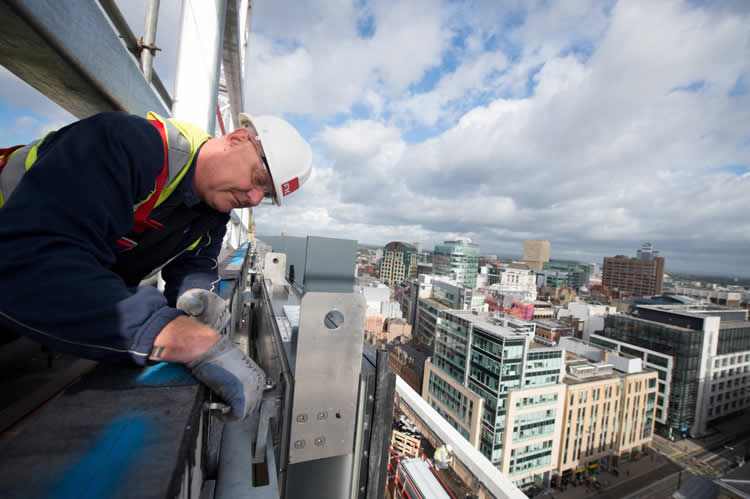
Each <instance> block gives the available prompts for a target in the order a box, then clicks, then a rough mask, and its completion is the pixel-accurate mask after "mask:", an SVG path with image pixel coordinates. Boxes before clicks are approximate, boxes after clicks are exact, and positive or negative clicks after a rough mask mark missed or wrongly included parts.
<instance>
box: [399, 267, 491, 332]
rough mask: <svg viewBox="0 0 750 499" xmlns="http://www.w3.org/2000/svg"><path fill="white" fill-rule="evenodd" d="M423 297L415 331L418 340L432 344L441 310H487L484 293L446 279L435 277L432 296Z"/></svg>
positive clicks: (419, 305)
mask: <svg viewBox="0 0 750 499" xmlns="http://www.w3.org/2000/svg"><path fill="white" fill-rule="evenodd" d="M421 296H422V297H421V298H419V299H418V300H417V303H418V305H417V317H416V327H415V328H414V329H415V332H416V335H417V338H419V339H422V340H423V341H425V342H426V343H430V344H431V343H432V341H433V339H434V337H435V326H436V325H437V318H438V316H439V312H440V311H441V310H473V311H485V310H487V305H486V304H485V302H484V294H483V293H479V292H477V291H475V290H473V289H471V288H470V287H469V286H467V285H465V284H462V283H460V282H458V281H454V280H452V279H448V278H445V277H438V276H433V277H432V280H431V287H430V294H429V295H427V294H426V293H424V294H422V295H421Z"/></svg>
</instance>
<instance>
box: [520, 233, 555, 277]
mask: <svg viewBox="0 0 750 499" xmlns="http://www.w3.org/2000/svg"><path fill="white" fill-rule="evenodd" d="M523 261H524V262H525V263H526V265H528V267H529V269H531V270H542V267H543V266H544V263H545V262H549V241H544V240H541V239H526V240H525V241H524V242H523Z"/></svg>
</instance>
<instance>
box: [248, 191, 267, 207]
mask: <svg viewBox="0 0 750 499" xmlns="http://www.w3.org/2000/svg"><path fill="white" fill-rule="evenodd" d="M264 196H265V194H264V192H263V189H252V190H251V191H248V193H247V197H248V199H249V200H250V203H251V204H252V205H253V206H258V205H259V204H260V202H261V201H263V197H264Z"/></svg>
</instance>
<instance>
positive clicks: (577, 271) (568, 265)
mask: <svg viewBox="0 0 750 499" xmlns="http://www.w3.org/2000/svg"><path fill="white" fill-rule="evenodd" d="M547 272H550V274H548V275H550V276H551V277H550V278H548V279H547V283H546V285H547V286H552V287H556V288H559V287H561V286H562V283H563V282H564V283H565V285H566V286H568V287H569V288H571V289H575V290H579V289H581V288H582V287H584V286H588V285H589V279H590V278H591V275H592V274H593V272H594V266H593V265H589V264H586V263H575V262H546V263H545V264H544V268H543V271H542V273H544V274H546V273H547Z"/></svg>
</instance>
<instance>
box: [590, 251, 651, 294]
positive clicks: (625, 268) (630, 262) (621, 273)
mask: <svg viewBox="0 0 750 499" xmlns="http://www.w3.org/2000/svg"><path fill="white" fill-rule="evenodd" d="M602 284H603V285H604V286H606V287H607V288H609V289H610V291H616V292H618V293H619V294H620V296H653V295H658V294H661V292H662V288H663V286H664V258H663V257H654V258H652V259H651V260H639V259H637V258H629V257H627V256H623V255H617V256H615V257H605V258H604V270H603V271H602Z"/></svg>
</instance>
